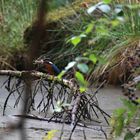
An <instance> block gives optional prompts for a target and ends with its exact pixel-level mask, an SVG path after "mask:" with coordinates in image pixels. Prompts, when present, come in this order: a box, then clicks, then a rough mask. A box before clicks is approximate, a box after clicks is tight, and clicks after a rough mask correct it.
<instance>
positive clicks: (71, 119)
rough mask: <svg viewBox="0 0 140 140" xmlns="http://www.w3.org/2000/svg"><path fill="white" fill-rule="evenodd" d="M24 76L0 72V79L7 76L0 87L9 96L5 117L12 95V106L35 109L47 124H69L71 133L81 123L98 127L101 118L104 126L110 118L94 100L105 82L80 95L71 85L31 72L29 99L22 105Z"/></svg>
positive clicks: (5, 104) (5, 71)
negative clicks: (42, 113) (96, 123)
mask: <svg viewBox="0 0 140 140" xmlns="http://www.w3.org/2000/svg"><path fill="white" fill-rule="evenodd" d="M24 73H26V71H11V70H1V71H0V75H9V78H8V79H7V80H6V81H5V82H4V83H3V86H5V88H6V89H7V90H8V92H9V95H8V96H7V98H6V100H5V103H4V108H3V115H4V114H5V109H6V107H7V103H8V101H9V98H10V96H11V95H13V94H16V95H17V96H15V97H16V100H15V104H14V106H16V105H18V104H19V101H22V102H26V103H27V104H28V110H29V111H30V110H31V109H35V110H38V111H39V112H44V113H45V117H47V118H48V117H49V119H48V122H50V121H55V122H65V123H70V124H72V125H73V129H72V132H73V131H74V129H75V127H76V126H77V124H78V123H79V122H81V121H83V120H88V121H96V122H98V123H100V116H101V115H102V116H103V117H102V118H104V119H105V121H106V122H107V123H108V117H110V116H109V115H108V114H107V113H106V112H105V111H103V110H102V109H101V108H100V107H99V104H98V100H97V98H96V94H97V93H98V91H99V89H100V88H101V87H102V86H103V84H104V83H105V82H103V83H102V84H101V85H100V86H99V87H98V88H97V89H96V90H95V91H92V92H87V91H85V92H83V93H80V91H79V87H78V85H77V84H73V83H72V82H71V81H69V80H66V79H61V80H60V79H58V78H57V77H54V76H51V75H46V74H44V73H41V72H37V71H31V72H30V75H31V78H32V85H33V86H32V95H30V96H29V97H30V98H29V99H28V101H23V99H22V97H23V94H24V88H25V85H24V82H23V79H22V76H23V74H24ZM39 94H40V95H39ZM38 95H39V96H41V98H39V101H38V102H37V101H36V100H38V97H39V96H38ZM27 113H28V112H27ZM108 124H109V123H108Z"/></svg>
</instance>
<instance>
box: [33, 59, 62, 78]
mask: <svg viewBox="0 0 140 140" xmlns="http://www.w3.org/2000/svg"><path fill="white" fill-rule="evenodd" d="M35 64H38V68H37V70H38V71H41V72H44V73H47V74H50V75H55V76H56V75H58V74H59V73H60V70H59V68H58V67H57V66H56V65H55V64H53V63H52V62H51V61H50V60H49V59H47V58H45V59H40V60H35Z"/></svg>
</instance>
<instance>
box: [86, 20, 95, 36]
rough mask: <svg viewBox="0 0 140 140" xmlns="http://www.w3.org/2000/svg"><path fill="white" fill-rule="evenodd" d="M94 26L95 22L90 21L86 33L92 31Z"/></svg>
mask: <svg viewBox="0 0 140 140" xmlns="http://www.w3.org/2000/svg"><path fill="white" fill-rule="evenodd" d="M93 27H94V23H90V24H89V25H88V27H87V29H86V31H85V33H86V34H88V33H90V32H91V31H92V29H93Z"/></svg>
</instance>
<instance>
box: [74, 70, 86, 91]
mask: <svg viewBox="0 0 140 140" xmlns="http://www.w3.org/2000/svg"><path fill="white" fill-rule="evenodd" d="M75 77H76V79H77V81H78V82H79V85H80V92H83V91H85V90H86V89H87V85H88V82H87V81H85V79H84V75H83V74H82V73H80V72H78V71H77V72H76V73H75Z"/></svg>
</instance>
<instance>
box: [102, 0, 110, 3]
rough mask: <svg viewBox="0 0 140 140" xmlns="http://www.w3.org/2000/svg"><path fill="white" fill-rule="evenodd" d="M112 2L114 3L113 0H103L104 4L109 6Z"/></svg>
mask: <svg viewBox="0 0 140 140" xmlns="http://www.w3.org/2000/svg"><path fill="white" fill-rule="evenodd" d="M111 1H112V0H103V2H104V3H105V4H109V3H111Z"/></svg>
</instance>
